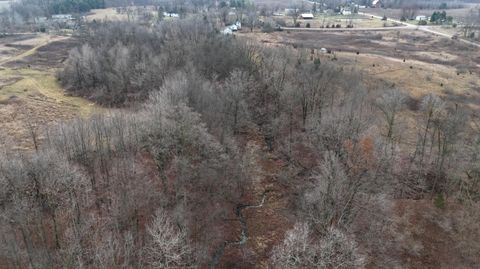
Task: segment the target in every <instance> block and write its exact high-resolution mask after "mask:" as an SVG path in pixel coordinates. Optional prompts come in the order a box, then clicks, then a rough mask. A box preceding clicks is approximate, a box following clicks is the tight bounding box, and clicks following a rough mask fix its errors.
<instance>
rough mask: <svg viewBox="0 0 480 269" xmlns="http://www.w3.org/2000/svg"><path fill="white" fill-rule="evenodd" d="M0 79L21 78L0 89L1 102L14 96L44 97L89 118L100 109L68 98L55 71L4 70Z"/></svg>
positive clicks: (79, 99)
mask: <svg viewBox="0 0 480 269" xmlns="http://www.w3.org/2000/svg"><path fill="white" fill-rule="evenodd" d="M0 77H1V78H5V79H9V78H21V79H20V80H19V81H17V82H15V83H13V84H10V85H7V86H4V87H2V88H1V89H0V101H5V100H8V99H9V98H11V97H12V96H16V97H18V98H21V99H22V98H34V97H35V96H39V95H43V96H45V97H47V98H50V99H53V100H55V102H57V103H59V104H62V105H65V106H70V107H74V108H75V110H78V114H79V115H80V116H88V115H90V114H92V113H93V112H94V111H96V110H98V109H99V107H98V106H96V105H94V104H93V103H92V102H89V101H87V100H85V99H83V98H80V97H72V96H66V95H65V94H64V90H63V89H62V87H61V86H60V85H59V84H58V81H57V79H56V78H55V75H54V71H53V70H48V71H40V70H33V69H17V70H13V69H4V70H0Z"/></svg>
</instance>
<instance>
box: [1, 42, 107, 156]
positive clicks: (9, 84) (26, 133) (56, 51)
mask: <svg viewBox="0 0 480 269" xmlns="http://www.w3.org/2000/svg"><path fill="white" fill-rule="evenodd" d="M75 44H76V41H75V40H73V39H71V38H68V37H62V36H50V35H46V34H38V35H35V34H31V35H19V36H13V37H7V38H2V39H0V149H1V148H5V149H7V150H28V149H32V148H33V141H32V136H31V131H32V130H33V131H34V132H38V135H39V138H40V140H41V139H42V135H43V131H44V130H45V128H46V127H47V126H49V125H51V124H54V123H56V122H60V121H65V120H69V119H72V118H74V117H78V116H88V115H91V114H92V113H93V112H94V111H97V110H99V108H98V107H97V106H95V105H94V104H93V103H91V102H89V101H87V100H85V99H82V98H78V97H70V96H67V95H65V94H64V91H63V89H62V88H61V87H60V85H59V84H58V82H57V79H56V78H55V72H56V69H57V68H58V67H60V66H61V63H62V61H64V60H65V58H66V57H67V56H68V52H69V50H70V49H71V48H72V47H73V46H74V45H75Z"/></svg>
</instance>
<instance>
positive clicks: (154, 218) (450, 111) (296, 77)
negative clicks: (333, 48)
mask: <svg viewBox="0 0 480 269" xmlns="http://www.w3.org/2000/svg"><path fill="white" fill-rule="evenodd" d="M80 39H81V40H82V44H81V45H80V46H79V47H78V48H76V49H74V50H73V51H72V52H71V53H70V55H69V57H68V59H67V61H66V62H65V67H64V69H62V70H60V71H59V73H58V79H59V80H60V82H61V83H62V84H63V85H64V86H65V88H66V89H67V90H68V91H70V92H71V93H73V94H76V95H79V96H82V97H85V98H88V99H91V100H94V101H95V102H97V103H99V104H101V105H104V106H108V107H117V108H118V107H119V108H122V109H118V110H115V112H110V113H106V114H101V115H96V116H94V117H92V118H89V119H77V120H73V121H71V122H66V123H64V124H62V125H59V126H56V127H52V128H49V129H48V131H47V135H46V138H45V141H44V142H43V143H42V145H40V146H39V147H38V149H37V150H36V151H35V152H33V153H18V152H15V153H12V152H6V153H5V154H2V158H1V159H0V208H1V215H0V217H1V218H0V229H1V232H0V242H1V244H0V260H1V261H2V262H3V263H4V264H5V265H6V266H7V267H8V268H213V267H215V259H214V258H213V257H214V253H215V251H216V249H217V248H218V246H220V245H222V244H223V242H224V240H225V237H226V234H225V230H224V229H222V223H223V222H225V220H226V219H227V218H228V216H231V212H232V211H233V210H234V208H237V209H238V206H239V205H241V203H242V201H243V199H244V197H245V196H247V195H248V194H249V192H251V190H252V188H253V185H254V184H255V182H253V180H252V178H253V175H254V174H255V171H256V170H257V169H258V164H257V163H256V161H255V154H259V153H260V154H265V155H266V154H270V155H271V156H274V158H276V160H279V161H281V162H282V163H283V165H282V167H281V171H280V172H279V173H278V174H277V175H276V178H275V180H276V182H277V184H278V185H281V186H282V188H283V189H284V190H285V191H284V193H283V195H285V196H286V197H287V198H286V199H288V201H289V208H288V218H289V220H290V222H291V227H289V229H288V231H287V232H286V234H285V235H284V240H283V241H282V242H279V243H278V244H277V245H276V246H273V247H272V248H271V250H270V253H271V256H270V258H269V266H270V267H271V268H363V267H365V266H368V267H371V268H394V267H395V266H398V265H399V263H400V261H401V257H397V256H395V255H392V254H391V250H392V249H396V248H400V247H399V246H398V245H395V244H396V242H395V240H394V239H392V238H391V237H390V234H389V230H388V229H389V225H390V224H389V222H388V221H386V220H385V218H384V217H382V216H381V213H382V208H383V207H384V206H385V205H386V204H388V203H389V202H390V201H392V200H395V199H431V200H432V201H433V202H434V203H435V206H436V207H438V208H446V207H447V206H448V205H449V204H455V205H456V206H457V207H459V208H462V210H461V211H458V214H461V216H455V217H454V216H449V217H450V221H451V222H453V223H454V224H453V225H454V226H455V227H456V229H455V231H453V232H452V233H454V234H455V235H456V236H458V238H462V240H460V241H459V243H458V245H455V246H452V248H458V249H460V251H461V252H462V254H463V256H464V258H465V260H466V262H467V263H468V264H469V265H471V266H474V265H475V264H478V263H477V262H478V260H477V258H478V254H479V253H480V244H479V243H478V242H480V234H479V233H478V229H479V226H478V225H479V223H480V222H479V220H480V213H479V212H480V211H479V210H478V209H479V202H480V201H479V200H480V184H479V182H480V170H479V169H480V167H478V159H477V158H478V156H479V154H480V147H479V141H480V140H479V138H480V137H478V135H476V132H471V128H472V127H471V126H467V124H466V123H467V122H470V121H475V119H474V118H472V117H471V115H469V113H468V111H464V110H463V109H462V108H461V107H458V106H455V105H454V104H451V103H448V102H446V101H444V100H443V99H442V98H441V97H439V96H435V95H428V96H425V97H424V98H423V99H422V100H421V101H420V102H419V103H418V104H414V106H416V108H415V109H416V111H418V112H419V115H420V116H419V117H418V118H415V122H414V124H415V126H417V127H418V128H417V129H416V130H417V131H418V133H417V134H415V136H414V138H413V139H411V141H409V143H408V145H406V143H405V142H404V137H403V136H402V135H403V132H402V128H405V126H402V125H401V124H399V122H401V118H402V117H404V112H405V111H406V110H408V109H409V106H412V105H411V103H410V101H411V100H410V99H409V97H407V96H406V95H405V94H403V93H402V91H400V90H399V89H396V88H395V87H394V86H392V85H391V84H390V83H384V82H380V81H379V82H376V83H374V85H373V86H372V83H369V84H368V85H367V84H366V83H365V81H368V78H365V77H364V75H363V74H362V73H361V72H359V71H358V70H355V69H353V68H351V67H346V66H341V65H340V64H338V63H336V62H335V61H329V60H323V59H322V60H321V59H318V58H315V57H314V56H312V55H311V54H310V52H309V51H306V50H303V49H293V48H286V47H266V46H262V45H260V44H256V43H250V42H248V41H245V40H243V39H240V38H235V37H234V36H224V35H221V34H219V32H218V30H217V29H216V27H215V24H214V23H213V22H212V21H211V20H210V18H209V17H206V16H198V17H197V16H191V17H190V18H188V19H182V20H178V21H165V22H161V23H159V24H158V25H155V26H153V27H147V26H140V25H137V24H134V23H126V22H121V23H95V24H91V25H89V26H88V27H87V28H86V29H84V30H83V31H82V36H81V37H80ZM112 111H113V110H112ZM246 140H254V141H255V143H256V144H257V145H259V148H258V149H255V148H252V147H250V146H248V144H247V143H245V141H246ZM267 199H268V198H267ZM445 214H447V213H445ZM362 227H363V228H362ZM365 227H368V228H365ZM251 262H252V259H249V258H245V259H243V260H242V263H241V264H237V266H238V268H251V266H253V264H251Z"/></svg>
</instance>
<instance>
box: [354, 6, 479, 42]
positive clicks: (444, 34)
mask: <svg viewBox="0 0 480 269" xmlns="http://www.w3.org/2000/svg"><path fill="white" fill-rule="evenodd" d="M358 14H360V15H364V16H371V17H374V18H378V19H382V17H380V16H377V15H374V14H369V13H365V12H358ZM387 20H388V21H391V22H395V23H399V24H402V25H405V26H407V27H409V29H417V30H420V31H424V32H427V33H430V34H434V35H438V36H441V37H446V38H452V37H453V35H451V34H446V33H442V32H438V31H435V30H432V29H431V28H430V27H428V26H421V25H415V24H411V23H407V22H402V21H399V20H395V19H388V18H387ZM403 29H405V28H403ZM457 40H458V41H460V42H463V43H466V44H469V45H472V46H475V47H479V48H480V44H479V43H475V42H472V41H469V40H465V39H461V38H459V39H457Z"/></svg>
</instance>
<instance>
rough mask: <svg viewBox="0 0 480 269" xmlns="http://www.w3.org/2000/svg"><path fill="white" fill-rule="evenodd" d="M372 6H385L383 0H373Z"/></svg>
mask: <svg viewBox="0 0 480 269" xmlns="http://www.w3.org/2000/svg"><path fill="white" fill-rule="evenodd" d="M372 7H374V8H381V7H383V1H382V0H373V1H372Z"/></svg>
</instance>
